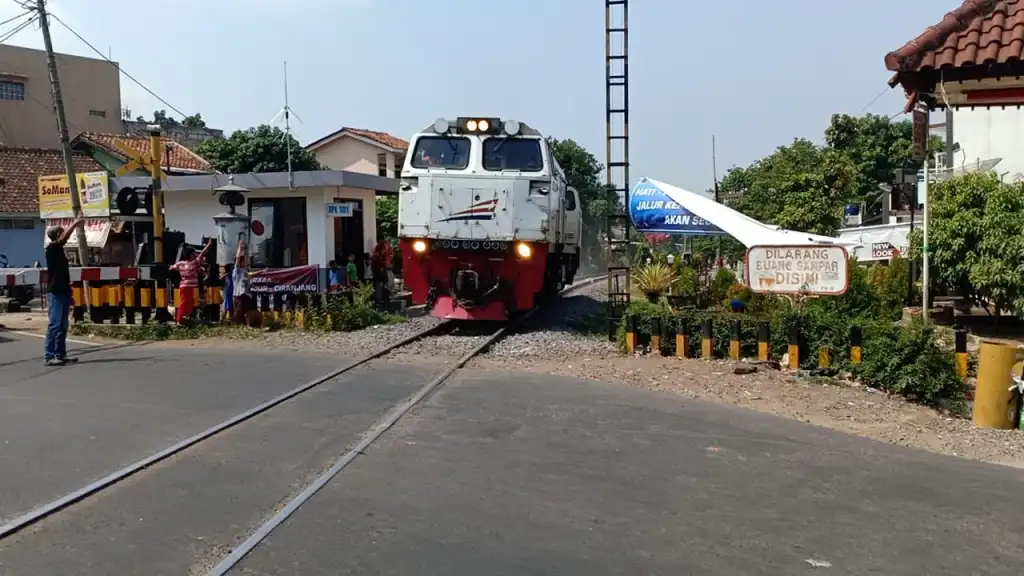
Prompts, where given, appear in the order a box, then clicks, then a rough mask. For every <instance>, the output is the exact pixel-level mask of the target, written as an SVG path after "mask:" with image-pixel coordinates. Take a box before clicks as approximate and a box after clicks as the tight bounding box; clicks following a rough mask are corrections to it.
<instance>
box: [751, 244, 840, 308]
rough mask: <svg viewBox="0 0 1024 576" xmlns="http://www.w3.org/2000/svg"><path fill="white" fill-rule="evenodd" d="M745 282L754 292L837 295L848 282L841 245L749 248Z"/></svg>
mask: <svg viewBox="0 0 1024 576" xmlns="http://www.w3.org/2000/svg"><path fill="white" fill-rule="evenodd" d="M747 281H748V282H749V285H750V289H751V290H753V291H754V292H761V293H764V292H773V293H776V294H812V295H818V296H837V295H839V294H843V293H845V292H846V288H847V285H848V284H849V282H850V260H849V257H848V256H847V254H846V249H845V248H843V247H842V246H751V247H750V249H748V250H747Z"/></svg>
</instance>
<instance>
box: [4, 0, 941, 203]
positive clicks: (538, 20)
mask: <svg viewBox="0 0 1024 576" xmlns="http://www.w3.org/2000/svg"><path fill="white" fill-rule="evenodd" d="M21 1H23V0H0V21H3V20H6V19H7V18H8V17H10V16H14V15H16V14H18V13H19V12H21V11H22V9H21V8H20V7H19V3H20V2H21ZM602 4H603V3H602V2H600V1H599V0H546V1H542V0H517V1H516V2H498V1H494V0H492V1H483V0H430V1H426V0H416V1H414V0H303V1H296V0H145V1H144V2H139V1H132V2H129V1H128V0H49V1H48V3H47V5H48V7H49V9H50V10H51V11H52V12H53V13H54V14H55V15H56V16H57V17H59V18H61V19H62V20H63V21H64V22H66V23H67V24H68V25H70V26H71V28H73V29H74V30H75V31H77V32H78V33H79V34H80V35H81V36H82V37H84V38H85V39H86V40H88V41H89V42H90V43H92V44H93V45H94V46H95V47H96V48H99V49H100V50H101V51H103V52H104V54H105V55H106V54H109V56H110V57H111V58H112V59H113V60H114V61H117V62H118V63H119V64H120V65H121V68H122V70H123V71H125V72H127V73H128V74H131V75H132V76H134V77H135V78H136V79H138V80H139V81H141V82H142V83H143V84H145V85H146V86H147V87H148V88H149V89H150V90H152V91H153V92H154V93H155V94H157V95H158V96H159V97H160V98H162V99H164V100H166V102H167V103H169V104H170V105H171V106H173V108H176V109H177V110H179V111H181V112H182V113H184V114H193V113H196V112H199V113H201V114H202V115H203V118H204V119H205V120H206V121H207V123H208V125H209V126H211V127H213V128H220V129H223V130H225V132H228V133H230V132H231V131H234V130H238V129H244V128H248V127H250V126H254V125H258V124H265V123H269V122H270V121H271V119H273V118H274V116H275V115H276V114H277V112H278V111H279V110H280V109H281V108H282V107H283V105H284V79H283V63H284V62H285V61H287V62H288V86H289V100H290V106H291V109H292V111H293V116H297V117H298V118H300V119H301V122H300V121H293V126H292V129H293V133H294V134H295V136H296V138H298V140H299V141H300V142H302V143H303V144H306V143H309V142H312V141H313V140H316V139H317V138H319V137H321V136H324V135H326V134H328V133H331V132H333V131H335V130H337V129H339V128H341V127H342V126H348V127H355V128H366V129H371V130H380V131H384V132H389V133H391V134H394V135H396V136H400V137H402V138H406V139H408V138H409V137H410V136H411V135H412V134H414V133H415V132H417V131H419V130H421V129H423V128H424V127H426V126H428V125H430V124H431V123H433V121H434V120H435V119H436V118H438V117H446V118H454V117H457V116H473V115H480V116H491V117H500V118H506V119H507V118H513V119H516V120H520V121H523V122H526V123H528V124H530V125H531V126H533V127H534V128H537V129H538V130H540V131H541V132H542V133H544V134H546V135H550V136H554V137H556V138H559V139H564V138H572V139H574V140H576V141H577V142H579V143H580V144H581V145H583V146H584V147H586V148H587V149H589V150H590V151H591V152H593V153H594V155H595V156H596V157H597V158H598V159H599V160H601V161H602V162H603V161H604V159H605V144H604V142H605V140H604V131H605V79H604V75H605V60H604V56H605V54H604V7H603V6H602ZM957 5H958V2H957V1H956V0H947V2H945V3H940V4H939V5H936V4H935V3H934V2H933V1H929V0H895V1H893V0H887V1H885V0H860V1H858V2H822V1H820V0H729V1H722V0H718V1H711V2H700V1H693V2H681V1H678V0H676V1H668V0H646V1H642V2H641V1H636V0H634V2H633V3H632V4H631V7H630V12H629V28H630V44H629V66H630V136H631V138H630V157H631V179H632V180H633V181H635V180H636V179H638V178H639V177H641V176H648V177H651V178H655V179H658V180H662V181H665V182H669V183H672V184H675V185H677V186H680V187H683V188H687V189H691V190H704V189H706V188H709V187H711V186H712V184H713V181H714V180H713V170H712V161H711V157H712V147H711V141H712V135H714V136H715V140H716V143H717V146H716V155H717V166H718V174H719V177H721V175H722V174H723V173H724V172H725V170H726V169H728V168H729V167H731V166H746V165H749V164H750V163H751V162H753V161H755V160H757V159H759V158H762V157H764V156H766V155H768V154H770V153H771V152H772V151H773V150H774V149H775V148H776V147H778V146H781V145H785V144H788V143H790V142H791V141H792V140H793V139H794V138H798V137H803V138H809V139H811V140H814V141H816V142H822V140H823V132H824V129H825V128H826V127H827V126H828V122H829V118H830V117H831V115H832V114H835V113H846V114H854V115H858V114H863V113H868V112H870V113H875V114H885V115H894V114H897V113H899V112H900V111H901V110H902V107H903V104H904V96H903V93H902V90H901V89H899V88H897V89H895V90H889V89H888V87H887V85H886V81H887V80H888V79H889V77H890V76H891V73H890V72H888V71H887V70H886V69H885V66H884V64H883V58H884V56H885V54H886V53H887V52H889V51H891V50H895V49H896V48H899V47H900V46H901V45H903V44H904V43H905V42H907V41H908V40H910V39H912V38H914V37H915V36H917V35H918V34H920V33H921V32H923V31H924V29H925V28H926V27H928V26H931V25H933V24H935V23H936V22H938V21H939V20H940V19H941V18H942V16H943V15H944V14H945V13H946V12H947V11H949V10H952V9H953V8H955V7H956V6H957ZM51 27H52V28H53V30H52V36H53V44H54V49H55V50H56V51H58V52H63V53H70V54H77V55H82V56H92V57H97V54H96V53H95V52H93V51H92V50H91V49H90V48H89V47H88V46H86V45H85V44H83V43H82V42H81V41H80V40H78V39H77V38H75V37H74V35H72V34H71V33H70V32H69V31H68V30H66V29H65V28H64V27H63V26H62V25H61V24H60V23H58V22H56V21H53V22H52V26H51ZM10 28H11V26H10V25H7V26H3V27H0V34H2V31H4V30H9V29H10ZM0 37H2V36H0ZM7 42H8V43H12V44H17V45H21V46H29V47H34V48H42V45H43V43H42V35H41V32H40V31H39V29H38V27H37V26H33V27H29V28H26V29H25V30H23V31H22V32H20V33H18V34H17V35H15V36H14V37H12V38H11V39H9V40H7ZM121 94H122V106H123V107H126V108H128V109H130V110H131V111H132V115H133V117H134V116H138V115H145V116H147V117H150V116H151V114H152V111H153V110H156V109H167V110H168V112H169V113H171V115H172V116H174V117H178V118H179V119H180V116H179V115H178V114H176V113H174V112H173V110H172V109H171V108H170V107H169V106H168V105H166V104H163V103H161V102H160V101H159V100H157V99H156V98H154V97H153V96H151V95H150V94H148V93H147V92H146V91H145V90H143V89H142V88H140V87H139V86H137V85H136V84H135V83H133V82H132V81H131V80H129V79H128V78H126V77H125V76H124V75H122V78H121Z"/></svg>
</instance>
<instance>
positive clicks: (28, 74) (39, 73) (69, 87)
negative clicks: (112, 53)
mask: <svg viewBox="0 0 1024 576" xmlns="http://www.w3.org/2000/svg"><path fill="white" fill-rule="evenodd" d="M57 71H58V72H59V74H60V79H61V89H62V91H63V93H64V112H65V114H66V115H67V119H68V128H69V131H70V132H71V133H72V134H77V133H79V132H84V131H89V132H100V133H119V132H121V130H122V126H121V80H120V72H119V70H118V68H117V64H112V63H110V62H107V61H106V60H101V59H96V58H83V57H81V56H72V55H70V54H58V55H57ZM0 144H2V145H3V146H8V147H17V148H35V149H54V148H57V147H58V146H59V145H60V143H59V141H58V138H57V123H56V121H55V120H54V116H53V100H52V99H51V97H50V77H49V72H48V70H47V65H46V52H44V51H42V50H33V49H31V48H22V47H20V46H11V45H9V44H0Z"/></svg>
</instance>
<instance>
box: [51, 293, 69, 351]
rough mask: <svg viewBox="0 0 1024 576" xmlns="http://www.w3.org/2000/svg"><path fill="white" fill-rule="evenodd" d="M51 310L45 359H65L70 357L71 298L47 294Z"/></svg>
mask: <svg viewBox="0 0 1024 576" xmlns="http://www.w3.org/2000/svg"><path fill="white" fill-rule="evenodd" d="M46 302H47V305H48V306H49V308H50V325H49V326H47V327H46V343H45V344H44V352H45V359H46V360H52V359H54V358H58V359H63V358H65V357H66V356H67V355H68V344H67V340H68V315H69V314H70V313H71V297H70V296H66V295H62V294H47V295H46Z"/></svg>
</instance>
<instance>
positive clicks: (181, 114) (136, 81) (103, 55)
mask: <svg viewBox="0 0 1024 576" xmlns="http://www.w3.org/2000/svg"><path fill="white" fill-rule="evenodd" d="M49 15H50V17H51V18H53V19H54V20H56V21H57V22H60V25H61V26H63V27H64V28H67V30H68V32H71V33H72V34H74V35H75V37H76V38H78V39H79V40H81V41H82V43H83V44H85V45H86V46H88V47H89V48H91V49H92V51H93V52H95V53H96V54H98V55H99V56H100V58H102V59H104V60H106V61H107V62H108V63H109V64H110V65H111V66H113V67H115V68H117V69H118V70H119V71H120V72H121V73H122V74H124V75H125V76H127V77H128V79H129V80H131V81H132V82H135V84H137V85H138V86H139V88H142V89H143V90H145V91H146V92H148V93H149V95H150V96H152V97H154V98H156V99H157V100H159V101H160V102H161V103H163V105H164V106H167V107H168V108H170V109H171V110H173V111H174V112H177V113H178V114H179V115H180V116H181V117H182V118H186V117H187V116H188V114H185V113H184V112H182V111H181V110H178V109H177V108H175V107H174V106H172V105H171V104H170V103H169V102H168V101H167V100H164V99H163V98H161V97H160V96H159V95H158V94H157V93H156V92H153V91H152V90H150V89H149V87H147V86H146V85H145V84H143V83H142V82H139V81H138V80H137V79H136V78H135V77H134V76H132V75H131V74H129V73H128V72H127V71H125V69H124V68H122V67H121V66H120V65H119V64H117V63H115V62H113V61H111V60H110V58H107V56H106V54H104V53H103V52H101V51H100V50H99V49H98V48H96V47H95V46H93V45H92V44H91V43H89V41H88V40H86V39H85V38H82V35H81V34H79V33H78V32H75V29H74V28H72V27H71V26H68V24H67V23H66V22H64V21H63V20H61V19H60V18H58V17H57V15H56V14H54V13H53V12H50V13H49Z"/></svg>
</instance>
